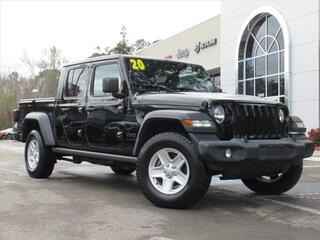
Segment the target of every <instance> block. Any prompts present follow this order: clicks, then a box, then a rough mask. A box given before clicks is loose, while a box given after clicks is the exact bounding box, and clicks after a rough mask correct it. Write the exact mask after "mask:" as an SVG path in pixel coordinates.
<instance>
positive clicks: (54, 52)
mask: <svg viewBox="0 0 320 240" xmlns="http://www.w3.org/2000/svg"><path fill="white" fill-rule="evenodd" d="M65 61H66V60H65V59H64V57H63V56H62V55H61V51H60V50H58V49H57V48H56V47H55V46H52V47H50V48H49V50H47V49H45V53H44V56H43V57H42V59H41V61H40V63H38V67H39V69H40V70H41V71H44V70H57V69H58V68H59V67H60V66H61V64H62V63H63V62H65Z"/></svg>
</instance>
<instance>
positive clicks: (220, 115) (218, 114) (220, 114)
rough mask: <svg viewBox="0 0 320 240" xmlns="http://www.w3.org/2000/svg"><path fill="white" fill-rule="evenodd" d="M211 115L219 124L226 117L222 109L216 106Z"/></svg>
mask: <svg viewBox="0 0 320 240" xmlns="http://www.w3.org/2000/svg"><path fill="white" fill-rule="evenodd" d="M212 115H213V117H214V119H215V120H216V121H217V123H219V124H221V123H222V122H223V121H224V119H225V117H226V113H225V111H224V109H223V107H222V106H220V105H217V106H215V107H214V109H213V112H212Z"/></svg>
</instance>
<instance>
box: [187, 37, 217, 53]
mask: <svg viewBox="0 0 320 240" xmlns="http://www.w3.org/2000/svg"><path fill="white" fill-rule="evenodd" d="M217 43H218V39H217V38H213V39H210V40H208V41H204V42H198V43H197V44H196V45H195V46H194V48H193V49H194V51H195V52H196V53H199V52H200V51H201V50H202V49H205V48H208V47H212V46H214V45H217Z"/></svg>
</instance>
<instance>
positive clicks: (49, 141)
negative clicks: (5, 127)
mask: <svg viewBox="0 0 320 240" xmlns="http://www.w3.org/2000/svg"><path fill="white" fill-rule="evenodd" d="M29 121H36V122H38V124H39V128H40V134H41V136H42V139H43V141H44V144H45V145H46V146H54V145H56V141H55V139H54V135H53V130H52V126H51V123H50V119H49V116H48V115H47V114H46V113H43V112H31V113H28V114H27V115H26V117H25V119H24V123H23V131H22V133H23V134H22V135H23V139H26V137H27V136H25V131H26V130H27V129H26V126H27V125H28V122H29Z"/></svg>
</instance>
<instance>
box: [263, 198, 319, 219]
mask: <svg viewBox="0 0 320 240" xmlns="http://www.w3.org/2000/svg"><path fill="white" fill-rule="evenodd" d="M261 198H262V199H267V200H268V201H271V202H273V203H276V204H279V205H282V206H285V207H290V208H294V209H298V210H301V211H305V212H309V213H312V214H316V215H320V210H318V209H314V208H310V207H304V206H301V205H297V204H293V203H287V202H282V201H278V200H273V199H270V198H268V197H261Z"/></svg>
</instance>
